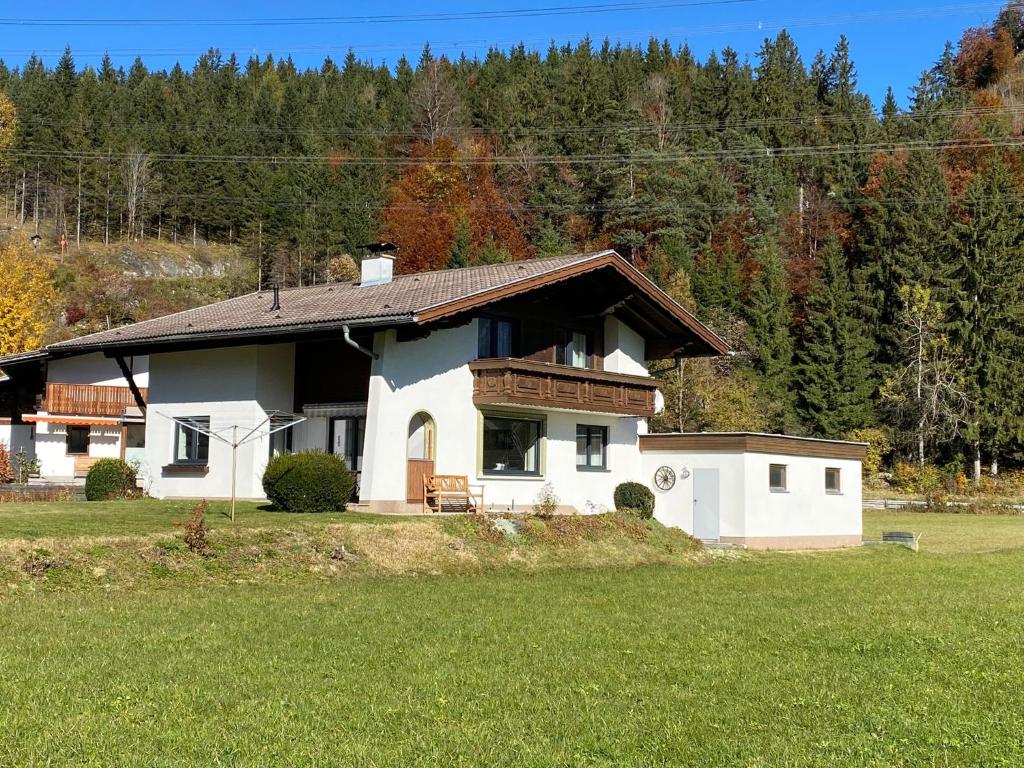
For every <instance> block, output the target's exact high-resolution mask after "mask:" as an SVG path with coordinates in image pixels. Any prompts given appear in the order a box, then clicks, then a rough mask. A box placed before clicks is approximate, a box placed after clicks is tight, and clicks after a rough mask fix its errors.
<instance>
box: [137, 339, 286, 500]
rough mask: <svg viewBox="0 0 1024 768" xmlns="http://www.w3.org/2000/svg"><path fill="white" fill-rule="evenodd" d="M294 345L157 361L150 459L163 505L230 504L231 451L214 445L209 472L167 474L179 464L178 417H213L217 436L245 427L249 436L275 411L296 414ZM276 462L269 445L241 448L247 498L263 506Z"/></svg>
mask: <svg viewBox="0 0 1024 768" xmlns="http://www.w3.org/2000/svg"><path fill="white" fill-rule="evenodd" d="M294 355H295V350H294V345H292V344H277V345H267V346H246V347H229V348H223V349H210V350H197V351H189V352H168V353H162V354H156V355H152V356H151V357H150V371H151V377H150V391H149V410H148V414H147V419H146V454H147V463H148V464H149V466H150V472H151V476H152V481H151V482H152V484H151V487H150V493H152V495H154V496H157V497H159V498H167V497H191V498H198V497H203V498H225V497H228V496H230V495H231V447H230V445H228V444H226V443H224V442H221V441H219V440H216V439H211V440H210V458H209V463H208V467H209V472H208V473H207V474H206V475H200V474H175V473H165V472H163V471H162V467H164V466H165V465H167V464H171V463H172V458H173V448H174V427H175V425H174V422H173V421H172V420H171V418H168V417H174V416H209V417H210V427H211V429H212V430H224V432H223V434H224V435H225V436H226V437H228V438H230V427H231V426H232V425H236V424H237V425H238V426H239V427H240V431H242V430H243V429H244V431H247V430H248V429H251V428H252V427H254V426H256V425H257V424H258V423H259V422H260V421H262V420H263V419H264V418H265V417H266V412H267V411H269V410H282V411H286V412H290V411H291V410H292V385H293V381H294V375H295V362H294ZM269 455H270V445H269V440H268V439H267V438H260V439H257V440H255V441H253V442H251V443H248V444H246V445H243V446H240V447H239V449H238V456H237V488H236V492H237V494H238V497H239V498H257V499H258V498H263V488H262V474H263V469H264V468H265V467H266V463H267V461H268V458H269Z"/></svg>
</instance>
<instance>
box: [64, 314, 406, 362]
mask: <svg viewBox="0 0 1024 768" xmlns="http://www.w3.org/2000/svg"><path fill="white" fill-rule="evenodd" d="M412 322H413V318H412V316H411V315H408V314H403V315H388V316H382V317H375V318H361V319H354V320H334V321H330V322H320V323H298V324H295V325H278V326H273V327H269V328H255V329H254V328H240V329H238V330H233V331H210V332H206V333H177V334H171V335H167V336H158V337H150V338H138V339H125V340H123V341H114V342H107V343H90V344H82V345H74V344H70V343H68V342H63V343H62V346H60V347H58V348H56V349H57V350H58V351H59V352H61V353H68V354H71V355H75V354H87V353H90V352H103V353H104V354H105V355H107V357H113V356H115V355H116V352H117V351H118V350H140V349H145V350H150V349H153V350H157V349H159V348H160V347H174V346H181V345H189V346H191V345H196V347H197V348H204V347H216V346H218V344H217V343H216V342H229V343H232V344H238V343H240V342H243V343H244V342H245V341H246V340H248V339H252V340H254V341H255V340H258V339H265V338H268V337H275V336H289V335H305V334H313V333H322V332H328V333H329V332H333V331H339V332H340V331H341V330H342V328H343V327H345V326H348V327H349V328H373V327H391V326H395V325H406V324H410V323H412Z"/></svg>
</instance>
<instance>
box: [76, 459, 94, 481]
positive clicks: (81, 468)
mask: <svg viewBox="0 0 1024 768" xmlns="http://www.w3.org/2000/svg"><path fill="white" fill-rule="evenodd" d="M99 460H100V457H99V456H75V477H85V476H86V475H88V474H89V470H90V469H92V465H93V464H95V463H96V462H97V461H99Z"/></svg>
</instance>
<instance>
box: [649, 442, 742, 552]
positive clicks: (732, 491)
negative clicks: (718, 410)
mask: <svg viewBox="0 0 1024 768" xmlns="http://www.w3.org/2000/svg"><path fill="white" fill-rule="evenodd" d="M743 456H744V454H742V453H686V452H682V451H649V452H644V454H643V459H642V465H643V477H642V480H641V482H643V483H644V485H646V486H647V487H648V488H651V489H652V490H653V491H654V516H655V518H657V520H658V521H659V522H662V523H664V524H665V525H669V526H673V527H675V528H682V529H683V530H684V531H686V532H687V533H693V470H694V469H697V468H700V469H717V470H718V473H719V474H718V482H719V489H718V494H719V496H718V500H719V513H720V517H719V525H720V530H719V535H721V536H742V535H743V528H744V505H745V503H746V496H745V493H746V489H745V483H746V480H747V476H746V474H745V465H744V461H743ZM662 466H667V467H670V468H671V469H672V470H673V471H674V472H675V473H676V484H675V485H674V486H673V487H672V489H671V490H668V491H662V490H659V489H658V488H657V487H656V486H655V485H654V473H655V472H657V470H658V468H659V467H662ZM684 469H685V470H687V471H688V472H689V477H685V478H684V477H683V475H684V474H686V472H684V471H683V470H684Z"/></svg>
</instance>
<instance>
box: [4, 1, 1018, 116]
mask: <svg viewBox="0 0 1024 768" xmlns="http://www.w3.org/2000/svg"><path fill="white" fill-rule="evenodd" d="M609 1H610V0H487V1H484V2H480V1H479V0H478V1H477V2H463V1H462V0H458V1H456V0H450V1H449V2H445V3H433V4H432V3H426V2H422V1H421V2H412V1H410V0H392V2H390V3H381V2H372V1H370V0H352V1H351V2H344V3H317V2H310V1H309V0H291V2H288V3H280V2H266V1H264V0H250V2H218V3H211V2H208V1H207V2H198V1H197V0H178V1H177V2H174V3H145V2H127V1H126V0H109V1H108V2H103V3H100V2H92V3H81V2H80V3H61V2H52V3H47V4H33V5H32V6H21V7H20V8H18V7H14V9H12V5H10V4H7V5H6V8H5V9H4V10H0V30H2V32H0V34H2V41H0V56H2V57H3V59H4V60H5V61H6V62H7V63H8V65H10V66H14V65H17V64H21V63H22V62H24V60H25V59H26V58H27V57H28V55H29V53H30V52H32V51H36V52H38V53H39V54H41V55H42V56H43V58H44V59H45V60H46V61H47V62H48V63H52V62H54V61H55V60H56V58H57V57H58V56H59V54H60V51H61V49H62V48H63V47H64V45H65V44H69V45H71V47H72V49H73V51H74V52H75V56H76V61H77V63H78V64H79V65H83V64H86V63H96V62H98V61H99V59H100V57H101V56H102V54H103V52H104V51H107V52H110V53H111V55H112V56H113V58H114V59H115V61H116V62H117V63H119V64H123V65H126V66H127V65H128V64H130V63H131V61H132V60H133V59H134V58H135V55H136V54H138V55H140V56H142V58H143V60H144V61H145V62H146V64H147V65H148V66H150V67H151V68H169V67H170V66H172V65H173V64H174V62H175V61H180V62H181V63H182V64H183V65H184V66H186V67H190V66H191V64H192V63H193V62H194V61H195V58H196V56H197V55H198V53H199V52H201V51H203V50H205V49H207V48H209V47H216V48H220V49H221V50H222V51H224V52H225V53H227V52H229V51H235V52H237V53H238V54H240V55H241V56H242V57H243V58H245V56H247V55H248V54H251V53H259V54H261V55H263V54H266V53H273V54H274V55H275V56H280V55H286V54H291V55H292V57H293V58H294V59H295V61H296V62H297V63H298V64H300V65H302V66H315V65H317V64H318V63H319V62H320V61H322V60H323V58H324V57H325V56H327V55H330V56H332V57H333V58H336V59H341V58H342V57H343V56H344V55H345V53H346V52H347V50H348V49H349V48H352V49H353V50H355V52H356V53H357V54H358V55H359V56H360V57H361V58H368V59H372V60H373V61H375V62H382V61H383V62H387V63H391V64H393V63H394V62H395V61H396V60H397V59H398V58H399V57H400V56H401V55H402V54H403V53H404V54H406V55H407V56H409V57H410V58H412V59H414V60H415V58H416V57H417V56H418V55H419V51H420V50H421V48H422V46H423V43H424V42H426V41H429V42H430V43H431V46H432V47H433V49H434V50H435V52H438V53H442V52H443V53H447V54H449V55H451V54H455V55H457V54H458V53H459V52H461V51H465V52H466V53H467V54H468V55H470V56H472V55H474V54H480V55H482V54H483V53H484V52H486V50H487V48H488V46H489V45H498V46H499V47H503V48H507V47H508V46H509V45H510V44H512V43H513V42H516V41H519V40H523V41H525V42H526V43H527V45H528V46H529V47H531V48H540V49H542V50H543V49H544V48H546V47H547V45H548V42H549V41H551V40H555V41H556V42H559V43H564V42H574V41H576V40H579V39H580V38H581V37H582V36H583V35H584V34H588V33H589V34H590V35H591V37H593V38H596V39H597V40H601V39H603V38H605V37H609V38H611V39H612V40H613V41H614V40H619V41H622V42H637V41H646V40H647V38H649V37H650V36H651V35H655V36H657V37H659V38H665V37H667V38H668V39H669V40H670V41H671V42H672V43H673V45H678V44H681V43H683V42H686V43H688V44H689V45H690V47H691V48H692V49H693V50H694V52H695V53H696V54H697V55H698V56H699V57H700V58H702V59H703V58H704V56H706V55H707V53H708V52H709V51H711V50H721V49H722V48H724V47H726V46H732V47H733V48H735V49H736V50H738V51H739V52H740V54H741V55H749V56H750V57H751V59H753V58H754V55H755V54H756V52H757V50H758V48H759V47H760V45H761V42H762V40H763V39H764V37H765V36H768V35H771V36H774V35H775V34H777V32H778V30H779V29H782V28H787V29H789V31H790V32H791V34H792V35H793V36H794V37H795V38H796V40H797V42H798V44H799V45H800V50H801V52H802V53H803V55H804V57H805V63H806V62H809V60H810V59H811V58H812V57H813V55H814V53H815V52H816V51H817V50H818V49H819V48H825V49H826V50H828V49H831V48H832V47H833V46H834V45H835V42H836V40H837V39H838V37H839V35H840V34H842V33H845V34H846V35H847V37H848V38H849V39H850V47H851V50H852V54H853V59H854V61H855V63H856V65H857V69H858V73H859V78H860V86H861V88H862V89H863V90H865V91H866V92H867V93H868V94H869V95H870V96H871V97H872V100H873V101H874V102H875V104H876V105H878V104H880V103H881V100H882V98H883V97H884V95H885V90H886V88H887V87H888V86H890V85H891V86H892V87H893V89H894V90H895V92H896V95H897V97H898V98H899V99H900V101H901V102H903V103H905V102H906V96H907V93H908V90H909V88H910V87H911V86H912V85H913V83H914V82H915V81H916V80H917V78H918V76H919V75H920V73H921V71H922V70H923V69H925V68H926V67H928V66H930V65H931V64H932V63H933V62H934V61H935V59H936V58H937V57H938V56H939V54H940V53H941V52H942V46H943V43H944V42H945V41H946V40H953V41H956V40H957V39H958V38H959V36H960V33H961V31H962V30H963V29H964V28H965V27H968V26H977V25H979V24H982V23H985V22H988V21H990V20H991V19H992V18H993V17H994V16H995V15H996V13H997V12H998V9H999V6H1000V3H999V2H979V1H978V0H975V1H974V2H970V0H960V1H959V2H957V0H932V1H931V2H928V0H889V2H884V1H882V0H865V1H864V2H853V3H849V2H834V1H831V0H823V2H818V3H808V2H799V1H797V0H710V2H711V3H716V4H703V5H697V4H691V5H689V6H688V7H684V6H683V5H682V2H680V3H671V2H670V1H669V0H665V1H664V2H658V1H657V0H650V2H648V3H647V5H648V7H647V8H645V9H643V10H637V9H635V8H634V9H630V10H628V11H624V12H623V11H616V12H594V13H588V14H566V15H543V16H533V17H529V16H526V17H524V16H517V17H515V18H494V19H481V18H471V19H455V20H453V19H447V20H430V21H427V20H416V21H408V20H403V21H397V22H392V23H348V24H332V23H326V22H317V23H308V24H306V23H304V24H290V25H285V24H260V25H248V26H235V25H223V24H220V23H214V24H207V25H203V24H202V23H195V21H193V20H222V19H271V18H282V17H288V18H292V19H294V18H297V17H307V18H308V17H337V16H349V17H350V16H358V15H361V14H367V15H375V16H379V15H381V14H393V15H409V14H425V13H435V12H456V13H458V12H480V11H490V10H508V9H522V8H532V9H537V8H550V7H553V6H558V7H565V6H579V5H586V4H597V5H607V4H608V2H609ZM687 1H688V2H690V3H696V2H699V0H683V2H687ZM706 1H707V0H706ZM28 8H31V15H30V13H29V12H28V11H27V10H25V9H28ZM71 19H89V20H97V19H103V20H108V19H122V20H124V19H150V20H152V19H170V20H175V21H180V22H182V23H180V24H173V25H171V24H162V23H161V24H160V25H157V26H149V27H144V26H143V27H140V26H114V25H110V24H98V25H92V24H81V23H74V24H56V25H47V26H39V25H32V24H22V23H19V22H22V21H28V20H32V21H37V22H38V21H65V20H71Z"/></svg>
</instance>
